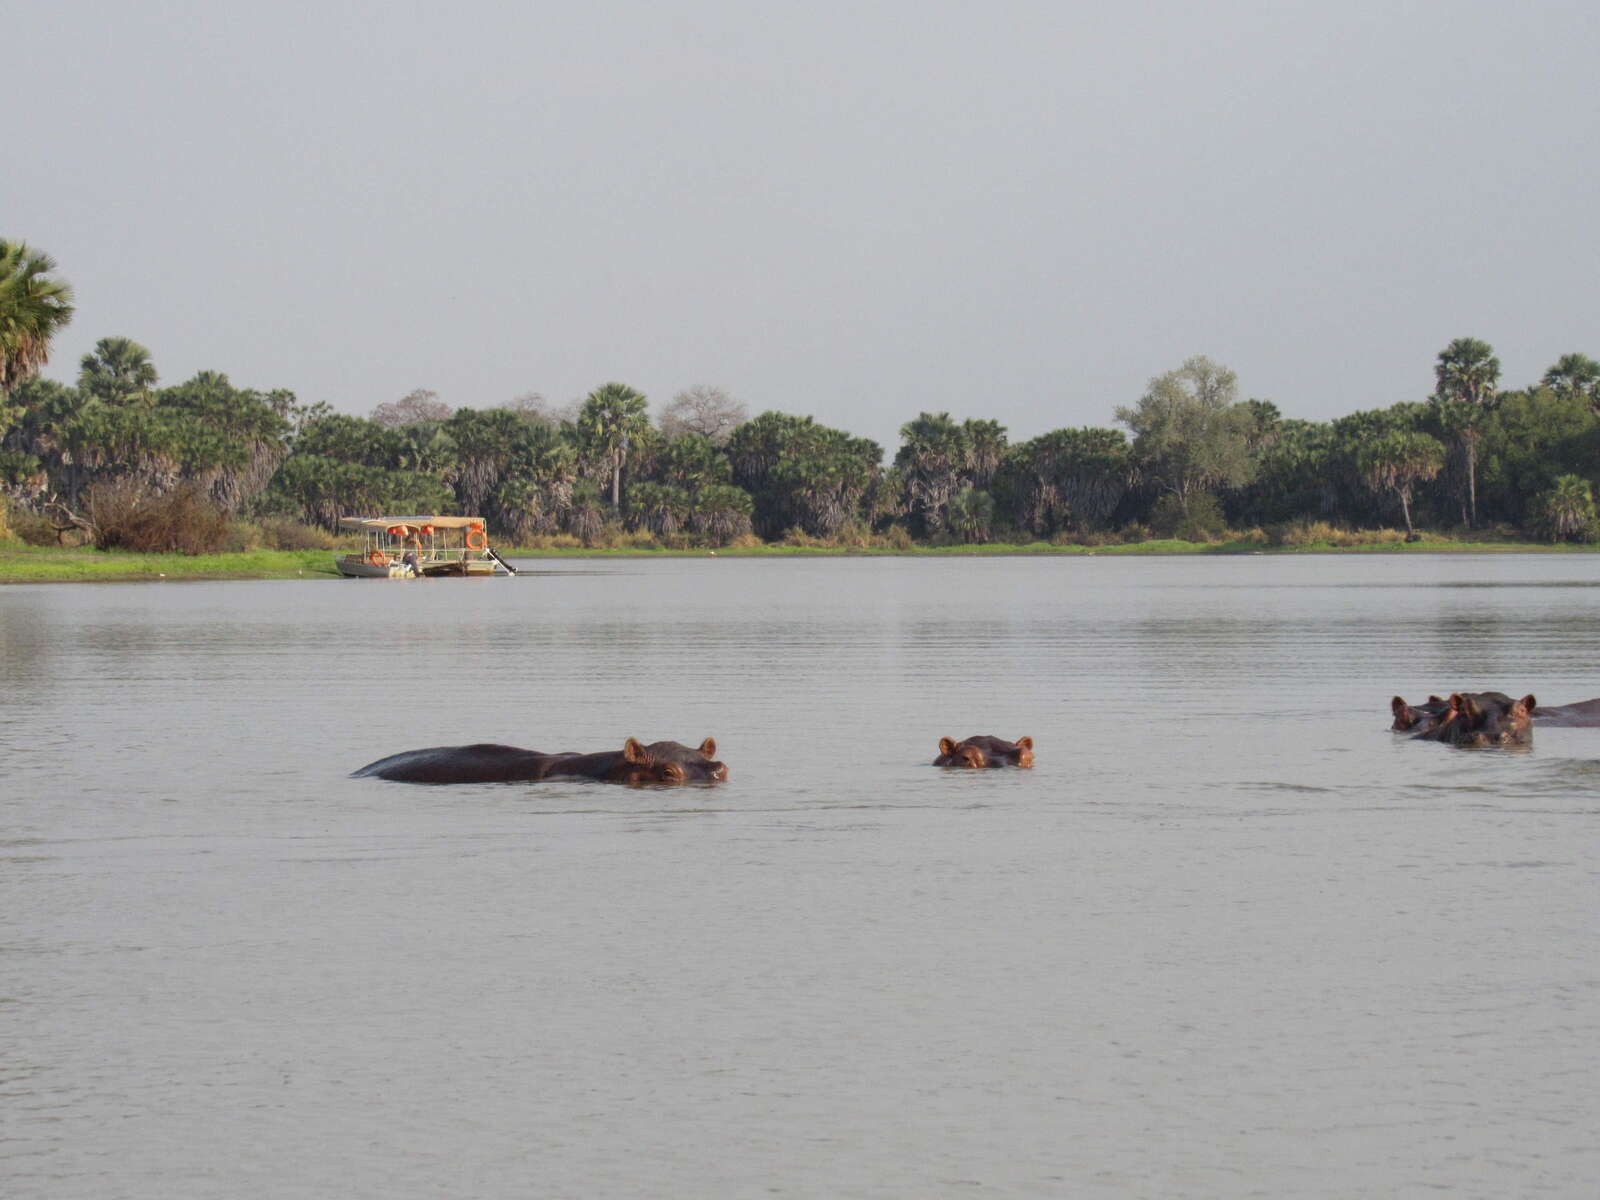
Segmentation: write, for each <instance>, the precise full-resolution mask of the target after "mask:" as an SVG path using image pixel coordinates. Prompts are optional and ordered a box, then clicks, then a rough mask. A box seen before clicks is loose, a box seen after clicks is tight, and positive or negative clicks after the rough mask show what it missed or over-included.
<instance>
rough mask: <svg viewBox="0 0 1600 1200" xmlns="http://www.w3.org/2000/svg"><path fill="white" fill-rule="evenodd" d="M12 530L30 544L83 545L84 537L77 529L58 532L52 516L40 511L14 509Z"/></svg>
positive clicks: (11, 518)
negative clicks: (46, 515)
mask: <svg viewBox="0 0 1600 1200" xmlns="http://www.w3.org/2000/svg"><path fill="white" fill-rule="evenodd" d="M10 521H11V532H12V534H13V535H14V536H16V537H18V538H21V539H22V541H24V542H26V543H27V544H28V545H30V546H81V545H83V542H84V537H83V534H82V532H81V531H79V530H77V529H68V530H66V531H65V532H60V533H58V532H57V531H56V526H55V523H54V522H53V521H51V520H50V518H48V517H45V516H42V515H40V514H39V513H31V512H19V511H16V510H13V511H12V513H11V517H10Z"/></svg>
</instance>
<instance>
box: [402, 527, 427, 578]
mask: <svg viewBox="0 0 1600 1200" xmlns="http://www.w3.org/2000/svg"><path fill="white" fill-rule="evenodd" d="M403 528H404V529H405V543H404V544H405V548H406V552H405V553H404V554H403V555H401V556H400V561H401V562H403V563H405V565H406V566H408V567H410V568H411V573H412V574H413V575H417V576H420V575H421V574H422V563H421V561H420V556H421V554H422V534H421V532H420V531H418V530H417V529H416V528H414V527H413V526H410V525H406V526H403Z"/></svg>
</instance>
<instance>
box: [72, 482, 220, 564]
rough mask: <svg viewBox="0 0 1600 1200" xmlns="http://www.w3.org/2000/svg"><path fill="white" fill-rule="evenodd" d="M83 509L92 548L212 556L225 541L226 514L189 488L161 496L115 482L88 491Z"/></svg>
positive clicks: (197, 490)
mask: <svg viewBox="0 0 1600 1200" xmlns="http://www.w3.org/2000/svg"><path fill="white" fill-rule="evenodd" d="M83 507H84V515H85V516H86V517H88V519H89V521H90V522H91V523H92V524H93V525H94V530H95V534H94V545H95V549H96V550H115V549H121V550H134V551H139V552H141V553H173V552H176V553H179V554H215V553H216V552H217V551H219V550H221V549H222V548H223V547H224V546H225V545H226V544H227V540H228V518H227V516H226V515H225V514H224V513H223V512H222V510H221V509H219V508H217V506H216V505H214V504H213V503H212V502H211V500H210V498H209V496H207V494H206V492H205V489H204V488H201V487H199V486H197V485H194V484H190V485H188V486H186V487H182V488H180V489H178V490H177V491H175V492H168V493H166V494H164V495H163V494H156V493H151V492H150V491H148V490H147V489H146V488H145V487H144V485H143V484H141V483H139V482H138V481H136V480H132V479H115V480H111V481H108V482H106V483H99V484H96V485H95V486H94V487H92V488H90V489H89V490H88V492H87V493H85V496H84V506H83Z"/></svg>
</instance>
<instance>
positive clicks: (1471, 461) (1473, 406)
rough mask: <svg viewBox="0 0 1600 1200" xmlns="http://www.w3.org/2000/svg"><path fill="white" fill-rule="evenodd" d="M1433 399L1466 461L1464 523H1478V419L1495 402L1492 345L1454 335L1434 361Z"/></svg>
mask: <svg viewBox="0 0 1600 1200" xmlns="http://www.w3.org/2000/svg"><path fill="white" fill-rule="evenodd" d="M1433 377H1434V380H1435V386H1434V390H1433V399H1434V402H1435V403H1436V404H1437V405H1438V406H1439V411H1440V417H1441V419H1442V420H1443V422H1444V425H1445V427H1446V428H1447V429H1449V430H1450V432H1452V433H1453V434H1455V436H1456V440H1457V442H1458V443H1459V444H1460V446H1461V450H1462V453H1463V455H1464V456H1465V458H1466V463H1467V507H1466V510H1465V511H1464V512H1463V513H1462V514H1461V516H1462V520H1463V521H1465V522H1466V524H1467V525H1468V526H1472V525H1476V524H1477V523H1478V421H1479V419H1480V418H1481V417H1482V415H1483V412H1484V410H1485V409H1487V408H1488V407H1489V406H1490V405H1492V404H1493V403H1494V401H1495V386H1496V385H1497V384H1498V383H1499V382H1500V360H1499V359H1498V358H1496V357H1495V356H1494V347H1493V346H1491V345H1489V343H1488V342H1482V341H1479V340H1478V339H1477V338H1457V339H1456V340H1455V341H1453V342H1451V343H1450V344H1449V345H1448V346H1446V347H1445V348H1444V349H1443V350H1441V351H1439V358H1438V361H1437V362H1435V363H1434V367H1433Z"/></svg>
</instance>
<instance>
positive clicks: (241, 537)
mask: <svg viewBox="0 0 1600 1200" xmlns="http://www.w3.org/2000/svg"><path fill="white" fill-rule="evenodd" d="M261 540H262V539H261V526H259V525H254V524H252V523H251V522H249V521H230V522H228V535H227V537H226V538H224V539H223V543H222V549H223V551H224V552H225V553H228V554H249V553H250V551H252V550H259V549H261Z"/></svg>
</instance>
